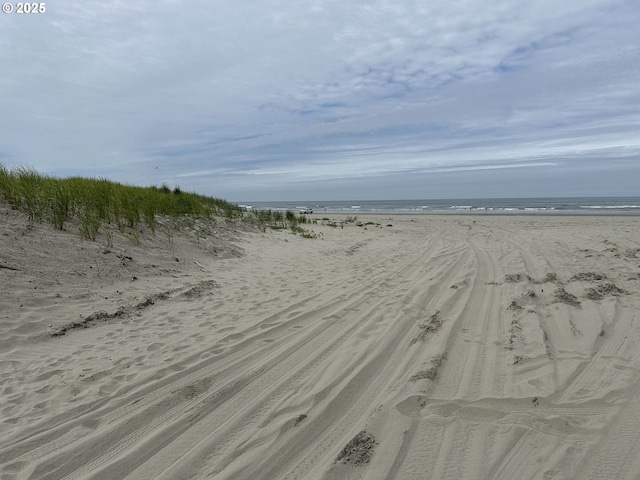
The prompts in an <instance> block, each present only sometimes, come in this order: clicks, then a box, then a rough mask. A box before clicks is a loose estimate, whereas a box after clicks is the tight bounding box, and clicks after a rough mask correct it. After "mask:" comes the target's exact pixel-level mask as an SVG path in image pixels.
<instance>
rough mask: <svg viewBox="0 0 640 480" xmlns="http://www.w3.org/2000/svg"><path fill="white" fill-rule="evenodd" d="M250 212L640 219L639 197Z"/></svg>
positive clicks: (330, 204)
mask: <svg viewBox="0 0 640 480" xmlns="http://www.w3.org/2000/svg"><path fill="white" fill-rule="evenodd" d="M240 205H241V206H243V207H245V208H247V209H249V210H251V209H256V210H268V209H271V210H276V211H286V210H292V211H294V212H296V213H297V212H299V211H301V210H303V209H305V208H310V209H312V210H313V212H314V213H323V212H326V213H344V214H354V215H357V214H359V213H361V214H413V215H415V214H444V213H449V214H496V215H500V214H503V215H504V214H532V215H533V214H554V215H562V214H564V215H640V197H563V198H481V199H479V198H473V199H469V198H466V199H441V200H434V199H429V200H348V201H337V200H332V201H313V202H312V201H304V202H303V201H298V202H277V201H274V202H247V203H240Z"/></svg>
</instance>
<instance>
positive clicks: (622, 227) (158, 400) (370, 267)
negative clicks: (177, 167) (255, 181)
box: [0, 206, 640, 480]
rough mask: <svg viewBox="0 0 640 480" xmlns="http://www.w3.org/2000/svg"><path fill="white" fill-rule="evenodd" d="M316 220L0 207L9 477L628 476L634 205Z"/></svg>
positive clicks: (637, 374) (632, 440) (636, 408)
mask: <svg viewBox="0 0 640 480" xmlns="http://www.w3.org/2000/svg"><path fill="white" fill-rule="evenodd" d="M311 217H312V218H315V219H317V220H318V222H319V223H318V224H315V225H309V226H306V225H305V228H308V229H309V230H310V231H312V232H314V234H316V235H317V236H318V238H302V237H301V236H299V235H293V234H292V233H291V232H289V231H271V230H268V231H262V230H261V229H260V228H258V227H256V226H248V225H244V224H242V223H241V222H238V221H233V222H232V221H227V220H224V219H219V218H218V219H209V220H193V219H192V220H190V221H187V220H185V222H183V224H181V225H177V226H176V225H170V224H169V222H168V221H167V222H165V224H162V222H160V227H159V229H158V231H157V232H156V234H155V235H151V234H145V235H143V236H142V237H141V238H139V239H128V238H126V237H124V236H118V235H115V236H114V237H113V239H112V242H110V243H111V245H109V246H108V242H107V241H106V239H105V237H104V236H103V235H102V234H101V235H99V237H98V239H97V241H95V242H92V241H83V240H80V238H79V236H78V235H77V234H75V233H74V232H72V231H68V232H65V231H58V230H54V229H53V228H52V227H51V226H50V225H45V224H36V225H29V224H28V222H27V219H26V217H25V216H24V215H23V214H21V213H18V212H17V211H14V210H10V209H9V208H7V207H5V206H2V207H0V267H1V268H0V480H10V479H11V480H13V479H16V480H17V479H21V480H23V479H49V480H50V479H125V478H126V479H163V480H168V479H175V480H181V479H190V478H194V479H201V478H215V479H305V480H306V479H350V480H351V479H380V480H383V479H384V480H392V479H399V480H400V479H402V480H408V479H409V480H410V479H425V478H428V479H451V480H454V479H456V480H457V479H505V480H512V479H534V478H535V479H571V478H576V479H578V478H579V479H614V478H615V479H634V478H638V476H640V383H639V380H640V370H639V368H640V348H638V345H639V344H640V295H639V293H638V292H639V291H640V237H639V236H638V225H639V223H638V222H639V218H638V217H626V216H610V217H606V216H602V217H595V216H546V215H545V216H542V215H530V216H479V215H478V216H463V215H459V216H444V215H443V216H427V215H424V216H409V215H407V216H395V217H393V218H389V217H388V216H383V215H377V216H366V217H361V218H358V219H357V221H356V222H353V223H345V224H340V221H343V220H345V219H346V217H339V216H336V215H333V216H332V219H335V220H337V221H338V222H339V223H338V226H337V227H334V226H330V225H326V224H322V223H323V222H322V221H321V218H322V216H321V215H313V216H311ZM324 223H326V222H324ZM175 227H178V228H175Z"/></svg>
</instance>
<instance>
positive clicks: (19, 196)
mask: <svg viewBox="0 0 640 480" xmlns="http://www.w3.org/2000/svg"><path fill="white" fill-rule="evenodd" d="M3 198H4V200H6V201H7V202H8V203H9V204H10V205H11V206H12V207H13V208H16V209H19V210H22V211H24V212H26V214H27V215H28V217H29V221H30V222H33V223H45V222H46V223H50V224H51V225H53V226H54V227H55V228H57V229H58V230H64V229H65V224H66V223H67V222H68V221H69V220H71V219H73V218H76V219H78V220H79V225H80V226H79V233H80V236H81V237H82V238H85V239H87V240H94V241H95V239H96V236H97V234H98V232H99V231H100V229H101V227H102V226H103V225H105V224H115V225H116V226H117V228H118V230H119V231H120V232H121V233H124V232H125V230H126V229H127V228H129V229H135V228H136V227H138V226H139V225H140V224H142V223H143V222H144V224H146V225H147V227H148V228H149V230H151V232H152V233H154V234H155V232H156V228H157V225H158V222H157V216H158V215H165V216H170V217H180V216H187V215H192V216H207V217H208V216H212V215H214V216H219V217H225V218H229V219H235V218H240V219H245V220H249V221H252V220H253V221H256V222H257V223H259V224H262V225H265V226H268V227H270V228H272V229H275V230H285V229H290V230H291V232H292V233H294V234H299V235H302V236H304V237H305V238H315V236H314V235H313V234H311V233H310V232H308V231H306V230H304V229H302V228H301V227H300V225H301V224H306V223H308V222H309V220H308V219H307V217H305V216H304V215H296V214H295V213H294V212H293V211H290V210H288V211H286V212H282V211H274V210H252V211H249V212H248V211H247V210H246V209H244V208H243V207H240V206H239V205H236V204H233V203H230V202H228V201H226V200H223V199H220V198H215V197H208V196H205V195H200V194H197V193H189V192H185V191H183V190H182V189H181V188H180V187H175V188H174V189H173V190H172V189H171V188H169V187H168V186H167V185H165V184H163V185H161V186H159V187H158V186H149V187H140V186H133V185H124V184H121V183H118V182H114V181H111V180H108V179H106V178H87V177H67V178H59V177H55V176H51V175H45V174H41V173H39V172H38V171H37V170H35V169H33V168H30V167H17V168H13V169H9V168H7V167H6V166H5V165H3V164H2V163H0V199H3Z"/></svg>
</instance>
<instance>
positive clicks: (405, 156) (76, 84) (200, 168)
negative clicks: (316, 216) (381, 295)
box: [0, 0, 640, 202]
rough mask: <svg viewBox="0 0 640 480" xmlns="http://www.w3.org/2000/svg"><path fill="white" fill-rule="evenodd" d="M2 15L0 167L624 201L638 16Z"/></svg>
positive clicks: (534, 12) (360, 9)
mask: <svg viewBox="0 0 640 480" xmlns="http://www.w3.org/2000/svg"><path fill="white" fill-rule="evenodd" d="M10 5H11V6H13V7H14V9H13V10H14V11H13V12H11V13H0V163H3V164H4V165H5V166H8V167H15V166H21V165H22V166H32V167H34V168H36V169H38V170H39V171H41V172H43V173H48V174H52V175H58V176H71V175H82V176H92V177H96V176H97V177H104V178H109V179H112V180H116V181H119V182H123V183H128V184H136V185H161V184H162V183H166V184H167V185H169V186H176V185H179V186H180V187H181V188H182V189H183V190H190V191H196V192H199V193H204V194H208V195H213V196H216V197H221V198H226V199H228V200H231V201H236V202H244V201H270V200H343V199H344V200H348V199H362V200H365V199H412V198H416V199H417V198H424V199H428V198H482V197H492V198H495V197H543V196H623V195H640V187H639V185H640V36H639V34H638V28H639V27H638V25H640V2H638V1H637V0H619V1H618V0H562V1H558V0H552V1H551V0H526V1H523V0H484V1H480V0H429V1H424V0H423V1H408V0H379V1H365V0H358V1H355V0H335V1H334V0H326V1H324V0H305V1H291V0H246V1H242V2H230V1H228V0H224V1H220V0H206V1H201V0H189V1H180V0H153V1H146V0H138V1H123V0H100V1H93V0H64V1H62V0H56V1H48V2H46V3H44V6H45V8H44V10H45V11H44V12H42V13H30V14H18V13H16V12H15V10H16V8H15V7H17V3H15V2H10Z"/></svg>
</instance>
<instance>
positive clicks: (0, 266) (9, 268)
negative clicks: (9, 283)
mask: <svg viewBox="0 0 640 480" xmlns="http://www.w3.org/2000/svg"><path fill="white" fill-rule="evenodd" d="M0 268H4V269H7V270H18V269H17V268H13V267H10V266H9V265H5V264H4V263H0Z"/></svg>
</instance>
